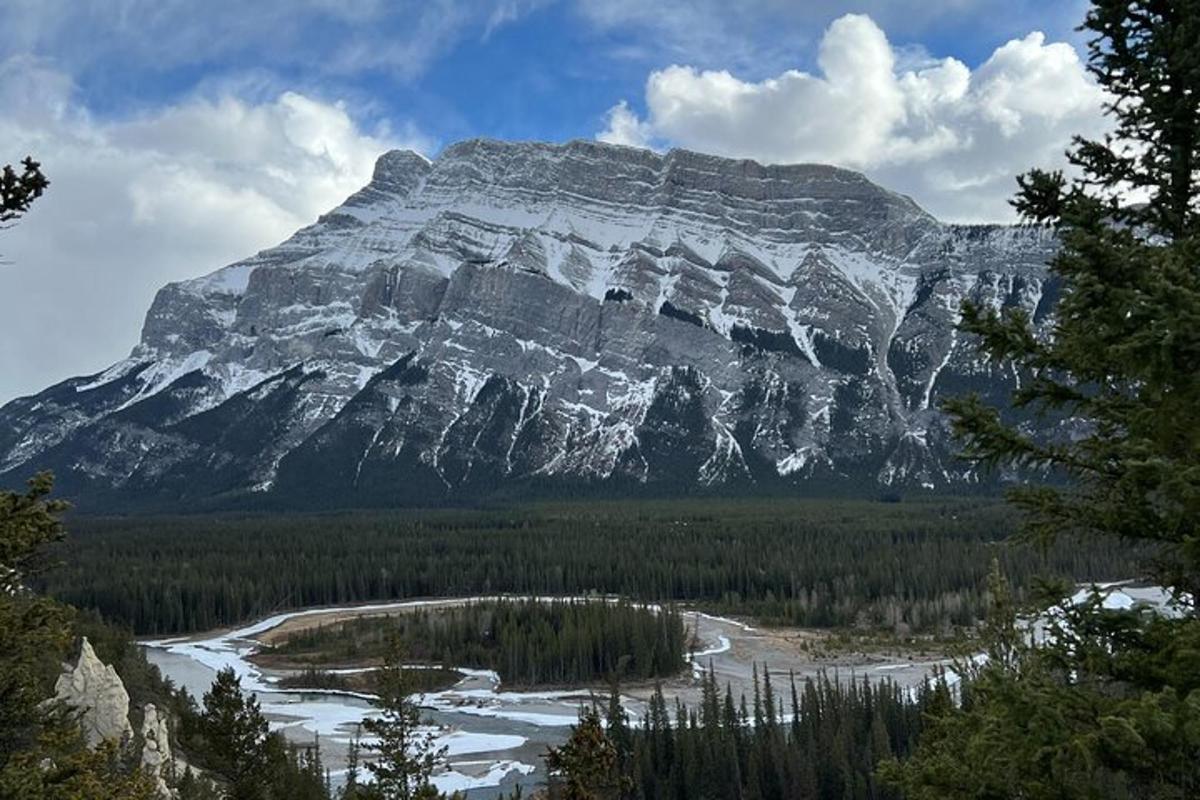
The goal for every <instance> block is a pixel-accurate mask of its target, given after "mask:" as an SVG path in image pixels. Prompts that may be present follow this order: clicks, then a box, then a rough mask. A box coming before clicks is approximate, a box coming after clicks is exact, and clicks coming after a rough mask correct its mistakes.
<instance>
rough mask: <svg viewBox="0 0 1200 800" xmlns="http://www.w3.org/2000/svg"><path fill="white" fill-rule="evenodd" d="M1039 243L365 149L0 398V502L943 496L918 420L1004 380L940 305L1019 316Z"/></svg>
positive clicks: (619, 156)
mask: <svg viewBox="0 0 1200 800" xmlns="http://www.w3.org/2000/svg"><path fill="white" fill-rule="evenodd" d="M1053 247H1054V243H1053V239H1052V238H1051V237H1050V235H1049V234H1047V233H1045V232H1044V231H1039V230H1031V229H1023V228H1011V227H1004V226H957V225H947V224H943V223H941V222H939V221H938V220H936V219H934V218H933V217H931V216H930V215H929V214H927V213H925V212H924V211H922V210H921V209H920V208H919V207H918V206H917V205H916V204H915V203H914V202H913V201H912V200H910V199H908V198H907V197H903V196H901V195H898V194H895V193H893V192H889V191H887V190H886V189H883V188H881V187H879V186H876V185H874V184H873V183H871V182H870V181H868V180H867V179H866V178H864V177H863V176H862V175H859V174H857V173H854V172H849V171H846V170H842V169H836V168H833V167H828V166H818V165H791V166H762V165H760V164H757V163H755V162H752V161H738V160H730V159H723V158H716V157H712V156H707V155H700V154H697V153H692V152H686V151H681V150H674V151H671V152H669V153H667V154H665V155H660V154H656V153H653V152H649V151H645V150H638V149H632V148H626V147H618V146H612V145H605V144H599V143H595V142H582V141H579V142H571V143H568V144H564V145H551V144H530V143H509V142H498V141H487V140H471V141H465V142H461V143H459V144H456V145H453V146H451V147H449V148H447V149H446V150H445V151H444V152H443V153H442V155H441V156H440V157H439V158H438V159H437V160H435V161H432V162H430V161H428V160H426V159H425V158H423V157H421V156H419V155H417V154H415V153H411V152H405V151H393V152H390V153H386V154H385V155H383V156H382V157H381V158H380V159H379V161H378V163H377V164H376V167H375V174H374V177H373V178H372V180H371V182H370V184H369V185H367V186H366V187H365V188H364V189H362V190H361V191H359V192H358V193H356V194H354V195H353V196H351V197H350V198H349V199H347V200H346V202H345V203H343V204H342V205H341V206H339V207H338V208H336V209H334V210H333V211H331V212H329V213H328V214H326V215H324V216H322V217H321V218H320V219H319V220H318V221H317V222H316V223H315V224H313V225H311V226H309V227H307V228H304V229H302V230H300V231H298V232H297V233H296V234H295V235H294V236H292V237H291V238H290V239H288V240H287V241H286V242H284V243H283V244H281V245H279V246H278V247H274V248H271V249H269V250H265V251H263V252H261V253H259V254H257V255H255V256H253V257H251V258H248V259H246V260H245V261H240V262H238V263H236V264H232V265H230V266H227V267H224V268H223V269H219V270H217V271H216V272H214V273H212V274H211V275H208V276H206V277H203V278H197V279H195V280H190V281H185V282H182V283H175V284H170V285H168V286H166V287H164V288H163V289H162V290H160V291H159V293H158V296H157V297H156V298H155V300H154V303H153V305H152V306H151V308H150V311H149V313H148V314H147V316H146V321H145V326H144V328H143V332H142V339H141V343H140V344H139V345H138V346H137V347H136V348H135V349H134V351H133V353H132V354H131V355H130V356H129V358H127V359H125V360H124V361H121V362H119V363H117V364H115V365H113V366H112V367H110V368H108V369H106V370H104V371H103V372H100V373H98V374H96V375H90V376H87V377H82V378H75V379H72V380H68V381H65V382H63V383H61V384H58V385H56V386H53V387H51V388H49V389H47V390H45V391H44V392H42V393H40V394H38V395H35V396H32V397H26V398H21V399H18V400H15V401H13V402H11V403H9V404H8V405H6V406H4V407H3V408H2V409H0V482H4V483H14V482H16V480H17V479H18V478H19V477H22V476H25V475H27V474H30V473H32V472H33V471H35V470H38V469H43V468H51V469H54V470H55V472H56V473H57V474H58V476H59V480H60V485H61V487H62V488H63V489H64V491H66V492H67V493H68V494H73V495H76V496H78V497H81V498H90V499H91V500H93V501H94V502H96V503H110V504H111V503H121V502H127V501H129V500H130V499H131V498H140V499H141V500H146V499H147V498H157V499H158V500H161V501H164V502H179V501H185V502H186V501H190V500H194V501H203V502H210V501H212V500H213V499H214V498H223V499H229V500H234V499H236V498H239V497H242V498H244V497H259V498H261V499H263V500H268V501H271V500H274V501H278V502H280V503H299V504H311V503H320V504H326V505H353V504H356V503H370V504H378V503H395V504H404V503H427V502H435V501H438V500H441V499H445V498H454V497H459V496H462V497H465V496H469V495H478V494H480V493H482V492H488V491H492V490H495V489H498V488H503V489H506V490H509V489H511V490H512V491H518V492H519V491H520V490H521V487H532V486H552V485H559V484H563V485H583V484H589V485H591V484H596V483H605V482H610V483H611V482H617V483H625V484H630V485H637V484H648V485H650V486H652V487H653V486H662V487H664V489H665V488H668V487H669V488H672V489H675V488H683V487H692V486H697V485H701V486H715V487H722V486H730V487H734V486H741V485H756V486H761V487H768V486H786V485H795V486H797V487H802V486H805V485H809V486H813V485H817V484H820V485H825V484H827V483H830V482H832V483H839V482H840V483H849V482H853V483H854V484H855V485H858V486H863V487H870V486H872V485H875V484H883V485H915V486H928V487H944V486H948V485H953V484H956V483H958V482H961V481H965V480H971V479H972V476H971V475H970V474H969V473H968V472H966V467H965V465H964V464H962V463H960V462H956V461H955V460H954V459H953V456H952V454H953V449H954V445H953V442H952V441H950V439H949V434H948V430H947V426H946V422H945V420H944V418H943V416H942V415H941V414H940V412H939V411H937V408H936V407H937V403H938V399H939V398H940V397H943V396H946V395H947V394H955V393H960V392H963V391H965V390H976V391H981V392H983V393H985V394H987V395H989V396H991V397H992V398H994V399H996V400H1001V401H1002V400H1003V399H1004V398H1005V397H1007V393H1008V391H1009V390H1010V389H1011V388H1012V376H1010V375H1007V374H1002V373H1000V372H998V371H996V370H995V369H994V368H993V367H991V366H989V365H987V364H986V363H984V362H983V361H981V360H980V359H979V358H978V356H977V355H976V353H975V352H974V348H973V346H972V343H971V342H969V341H967V340H966V339H965V337H963V336H961V335H960V334H958V333H957V332H956V330H955V322H956V320H957V316H958V309H959V307H960V303H961V302H962V300H963V299H964V298H973V299H975V300H977V301H983V302H988V303H993V304H995V305H997V306H1001V305H1018V306H1021V307H1023V308H1026V309H1028V311H1029V312H1030V313H1031V314H1032V315H1033V316H1034V318H1035V319H1036V320H1039V321H1040V320H1044V319H1045V317H1046V315H1047V312H1048V309H1049V307H1050V306H1051V305H1052V303H1053V295H1054V292H1053V291H1051V289H1052V286H1051V285H1050V284H1048V279H1047V272H1046V268H1045V266H1044V265H1045V263H1046V261H1047V260H1048V258H1049V256H1050V254H1051V252H1052V250H1053Z"/></svg>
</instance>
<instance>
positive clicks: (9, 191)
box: [0, 156, 50, 222]
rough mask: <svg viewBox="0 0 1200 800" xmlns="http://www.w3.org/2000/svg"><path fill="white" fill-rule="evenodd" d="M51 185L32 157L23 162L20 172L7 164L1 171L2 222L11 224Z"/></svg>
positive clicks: (0, 198)
mask: <svg viewBox="0 0 1200 800" xmlns="http://www.w3.org/2000/svg"><path fill="white" fill-rule="evenodd" d="M49 185H50V181H48V180H46V176H45V175H43V174H42V165H41V164H39V163H38V162H36V161H34V160H33V158H32V157H30V156H26V157H25V159H24V160H23V161H22V162H21V171H20V172H17V171H16V170H15V169H13V168H12V165H11V164H5V165H4V169H3V171H0V222H10V221H12V220H14V219H16V218H17V217H19V216H21V215H22V214H24V213H25V212H26V211H28V210H29V206H30V205H31V204H32V203H33V201H34V200H36V199H37V198H39V197H41V196H42V192H44V191H46V187H47V186H49Z"/></svg>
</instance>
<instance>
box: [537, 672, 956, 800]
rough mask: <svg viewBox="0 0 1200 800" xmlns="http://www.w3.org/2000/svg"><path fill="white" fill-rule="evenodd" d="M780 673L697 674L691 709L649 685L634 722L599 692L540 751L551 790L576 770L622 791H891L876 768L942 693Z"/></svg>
mask: <svg viewBox="0 0 1200 800" xmlns="http://www.w3.org/2000/svg"><path fill="white" fill-rule="evenodd" d="M777 677H778V676H777ZM784 677H785V678H787V683H786V684H785V686H784V690H783V691H776V689H775V687H774V684H773V683H772V677H771V675H770V673H769V672H768V671H767V670H766V669H764V670H763V671H762V673H761V677H760V676H759V673H758V672H757V670H756V672H755V689H754V696H753V698H752V700H751V701H750V702H747V700H746V698H745V697H742V698H740V700H739V701H737V702H735V700H734V698H733V696H732V694H731V692H730V690H729V688H728V687H726V689H725V691H724V692H723V693H722V692H721V691H720V689H719V687H718V686H717V682H716V679H715V677H713V676H712V675H711V674H710V675H707V676H706V677H705V678H704V686H703V699H702V702H701V704H700V707H699V708H698V709H687V708H685V707H683V706H682V705H680V704H679V702H678V700H677V701H676V706H675V708H674V710H673V711H672V710H669V709H668V708H667V704H666V702H665V700H664V699H663V696H662V693H661V692H655V694H654V695H653V697H652V698H651V701H650V704H649V709H648V711H647V712H646V714H645V716H644V718H643V719H642V720H641V724H640V725H637V726H632V725H631V724H630V721H629V720H628V719H627V718H626V715H625V712H624V711H623V710H622V709H621V706H620V703H619V702H617V701H616V700H615V698H613V699H610V702H609V704H608V707H607V709H606V710H605V712H604V715H603V716H604V720H603V727H602V728H601V719H600V712H599V711H598V710H593V711H591V712H590V713H589V714H585V715H584V717H583V718H582V719H581V721H580V724H579V725H578V726H577V727H576V728H575V730H574V731H573V732H572V736H571V738H570V739H569V740H568V742H567V743H566V744H565V745H564V746H563V747H560V748H557V749H555V750H553V751H551V754H550V755H549V757H548V759H547V764H548V766H549V767H550V768H551V771H552V781H551V784H550V797H551V798H558V797H569V796H571V794H570V790H569V788H568V787H569V784H570V782H571V780H572V779H575V780H582V782H583V783H584V784H586V785H589V786H592V787H595V794H594V795H593V796H595V797H599V798H610V797H611V798H614V799H615V798H622V800H695V799H696V798H711V799H712V800H726V798H728V799H729V800H734V799H735V798H745V799H746V800H890V798H899V797H900V795H899V794H898V793H897V792H896V791H895V790H894V789H891V788H889V787H887V786H884V785H882V784H881V782H880V781H879V779H878V777H877V776H876V768H877V766H878V765H879V763H880V762H882V761H885V760H888V759H892V758H903V757H905V756H906V755H907V754H908V753H910V752H911V751H912V749H913V748H914V747H915V745H916V740H917V737H918V736H919V735H920V733H921V728H922V724H923V716H922V715H923V713H924V711H925V710H926V709H927V708H928V707H930V704H931V703H936V702H942V703H945V702H949V700H948V692H947V690H946V689H945V688H944V686H938V687H933V688H928V689H924V690H922V691H921V692H920V693H919V696H917V697H911V696H910V695H909V693H908V692H907V690H905V689H902V688H901V687H899V686H897V685H895V684H893V683H890V682H883V683H874V684H872V683H871V682H870V681H867V680H863V681H862V682H861V683H849V684H839V683H838V682H836V681H834V680H830V679H821V680H806V681H805V682H804V683H803V684H802V685H797V683H796V680H795V678H794V677H791V676H784Z"/></svg>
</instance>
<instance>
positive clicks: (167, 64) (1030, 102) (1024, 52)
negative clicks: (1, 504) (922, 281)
mask: <svg viewBox="0 0 1200 800" xmlns="http://www.w3.org/2000/svg"><path fill="white" fill-rule="evenodd" d="M1085 10H1086V3H1085V2H1083V0H1054V2H1046V0H865V1H864V2H858V3H848V2H833V0H691V2H685V1H684V0H656V2H648V1H646V0H471V1H468V0H419V2H409V1H408V0H253V1H252V2H247V1H246V0H238V1H237V2H233V0H206V2H199V1H198V0H192V1H190V2H185V0H0V31H3V36H0V163H15V162H16V161H18V160H19V159H21V158H23V157H24V156H25V155H27V154H31V155H34V156H35V157H36V158H38V159H39V160H40V161H41V162H42V163H43V168H44V171H45V173H46V174H47V176H48V177H49V178H50V181H51V186H50V189H49V190H48V191H47V193H46V195H45V196H44V197H43V198H41V199H40V200H38V201H37V203H36V204H35V205H34V207H33V209H32V210H31V211H30V213H29V214H28V215H27V216H26V217H25V218H23V219H22V220H21V221H20V222H19V223H18V224H16V225H14V226H11V227H9V228H8V229H5V230H0V320H2V324H3V328H0V332H2V333H3V335H2V336H0V403H3V402H6V401H7V400H10V399H12V398H14V397H17V396H20V395H25V394H30V393H33V392H36V391H39V390H41V389H43V388H45V387H46V386H48V385H50V384H51V383H54V382H57V381H59V380H62V379H65V378H67V377H71V376H74V375H84V374H91V373H94V372H98V371H100V370H101V369H103V368H105V367H106V366H108V365H109V364H111V363H113V362H115V361H118V360H120V359H121V358H123V357H125V356H126V355H128V353H129V351H130V349H131V348H132V347H133V346H134V345H135V344H136V342H137V338H138V335H139V333H140V330H141V324H142V320H143V317H144V315H145V312H146V309H147V308H148V307H149V305H150V301H151V300H152V299H153V296H154V293H155V291H157V289H158V288H159V287H161V286H162V285H163V284H165V283H168V282H170V281H176V280H181V279H185V278H189V277H194V276H198V275H202V274H206V273H208V272H211V271H213V270H215V269H217V268H219V267H221V266H223V265H225V264H227V263H230V262H232V261H235V260H237V259H239V258H243V257H246V256H248V255H251V254H253V253H254V252H257V251H258V250H261V249H263V248H265V247H269V246H271V245H273V244H275V243H277V242H279V241H281V240H283V239H284V238H286V237H287V236H288V235H289V234H290V233H292V232H293V231H294V230H296V229H297V228H300V227H302V226H303V225H306V224H308V223H310V222H312V221H313V220H314V219H315V218H316V217H317V216H318V215H319V214H321V213H323V212H324V211H326V210H328V209H330V208H332V207H334V206H336V205H337V204H338V203H339V202H341V201H342V200H343V199H344V198H345V197H346V196H347V195H349V194H350V193H352V192H353V191H354V190H356V189H357V188H359V187H360V186H362V185H363V184H364V183H365V182H366V181H367V180H368V178H369V177H370V173H371V168H372V165H373V163H374V161H375V158H376V157H377V156H378V155H379V154H380V153H382V152H384V151H386V150H388V149H391V148H410V149H413V150H416V151H418V152H420V153H422V154H424V155H426V156H428V157H431V158H436V156H437V154H438V152H439V151H440V150H441V149H442V148H444V147H445V146H446V145H448V144H451V143H453V142H455V141H459V140H461V139H464V138H470V137H477V136H487V137H494V138H502V139H522V140H541V141H553V142H561V141H567V140H570V139H600V140H603V141H609V142H616V143H621V144H628V145H635V146H640V147H650V148H653V149H656V150H667V149H670V148H672V147H683V148H688V149H693V150H700V151H704V152H709V153H714V154H719V155H727V156H733V157H739V158H754V159H757V160H759V161H762V162H769V163H789V162H802V161H811V162H824V163H831V164H836V165H839V166H843V167H848V168H851V169H856V170H860V171H862V172H864V173H865V174H867V175H868V176H869V177H870V178H872V179H873V180H875V181H877V182H879V183H880V184H882V185H884V186H886V187H888V188H890V189H894V190H896V191H899V192H903V193H905V194H907V195H909V196H911V197H913V198H914V199H915V200H916V201H917V202H918V203H919V204H920V205H922V206H923V207H924V208H926V209H927V210H929V211H930V212H932V213H934V214H935V215H937V216H939V217H941V218H942V219H945V220H948V221H966V222H980V221H987V222H992V221H996V222H1005V221H1012V212H1011V209H1010V208H1009V206H1008V203H1007V200H1008V198H1009V197H1010V196H1011V195H1012V192H1013V189H1014V187H1015V182H1014V178H1015V176H1016V175H1017V174H1019V173H1021V172H1023V171H1025V170H1026V169H1028V168H1030V167H1033V166H1041V167H1058V166H1062V165H1063V151H1064V150H1065V149H1066V147H1067V146H1068V144H1069V142H1070V138H1071V136H1072V135H1073V134H1083V135H1087V136H1097V135H1101V134H1103V132H1104V131H1105V130H1106V122H1105V119H1104V117H1103V113H1102V105H1103V102H1104V95H1103V93H1102V92H1101V91H1100V89H1099V88H1098V87H1097V86H1096V84H1095V82H1094V81H1093V80H1092V78H1091V77H1090V76H1089V75H1088V74H1087V72H1086V70H1085V67H1084V44H1085V42H1084V40H1083V39H1082V35H1081V34H1080V33H1079V32H1078V31H1077V30H1076V27H1077V25H1078V23H1079V21H1080V20H1082V18H1083V15H1084V13H1085Z"/></svg>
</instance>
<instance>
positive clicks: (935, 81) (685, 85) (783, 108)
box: [598, 14, 1106, 221]
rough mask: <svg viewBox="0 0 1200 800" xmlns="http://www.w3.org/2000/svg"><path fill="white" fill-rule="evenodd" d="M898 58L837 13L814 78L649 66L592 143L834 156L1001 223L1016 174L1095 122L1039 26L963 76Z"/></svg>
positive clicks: (1065, 56)
mask: <svg viewBox="0 0 1200 800" xmlns="http://www.w3.org/2000/svg"><path fill="white" fill-rule="evenodd" d="M897 61H898V54H897V51H896V49H895V48H894V47H893V46H892V45H891V44H890V43H889V42H888V40H887V37H886V36H885V35H884V33H883V31H882V30H881V29H880V28H879V26H878V25H876V24H875V22H874V21H873V20H872V19H871V18H869V17H867V16H862V15H853V14H850V15H846V16H843V17H840V18H839V19H837V20H835V21H834V22H833V23H832V24H831V25H830V26H829V28H828V29H827V30H826V32H825V35H824V37H823V38H822V40H821V43H820V47H819V52H818V58H817V63H818V67H819V72H818V74H810V73H808V72H802V71H799V70H788V71H786V72H784V73H782V74H780V75H778V76H775V77H771V78H768V79H765V80H761V81H746V80H742V79H740V78H738V77H736V76H734V75H732V74H730V73H729V72H728V71H724V70H698V69H696V68H694V67H690V66H678V65H676V66H671V67H667V68H666V69H662V70H656V71H654V72H652V73H651V74H650V77H649V78H648V80H647V82H646V90H645V106H646V114H645V118H644V119H643V118H640V117H638V116H637V115H636V114H635V113H634V112H633V111H632V110H631V109H630V108H629V106H628V105H627V104H626V103H624V102H622V103H620V104H618V105H617V106H615V107H614V108H613V109H611V110H610V111H609V113H608V117H607V120H608V127H607V128H606V129H605V130H604V131H602V132H600V133H599V134H598V138H600V139H602V140H605V141H617V142H622V143H627V144H647V143H655V144H659V145H669V146H681V147H687V148H691V149H696V150H702V151H705V152H710V153H717V154H721V155H728V156H734V157H742V158H755V159H758V160H760V161H764V162H769V163H783V162H802V161H815V162H824V163H832V164H837V165H840V166H845V167H849V168H852V169H859V170H863V171H865V172H866V173H867V174H868V175H870V176H871V177H873V178H875V179H876V180H878V181H879V182H881V183H883V184H884V185H885V186H888V187H889V188H892V189H895V190H897V191H901V192H904V193H906V194H909V195H911V196H913V197H914V198H915V199H916V200H917V201H918V202H919V203H921V204H922V205H923V206H925V207H926V208H927V209H929V210H930V211H932V212H933V213H934V214H936V215H938V216H940V217H943V218H945V219H951V220H963V221H995V220H1008V219H1011V218H1012V212H1011V209H1010V208H1009V207H1008V204H1007V200H1008V198H1009V197H1010V196H1011V195H1012V192H1013V190H1014V187H1015V184H1014V181H1013V179H1014V176H1015V175H1017V174H1019V173H1021V172H1023V171H1025V170H1026V169H1028V168H1030V167H1032V166H1042V167H1057V166H1063V164H1064V161H1065V159H1064V158H1063V151H1064V150H1065V149H1066V147H1067V145H1068V144H1069V141H1070V138H1071V136H1072V135H1073V134H1076V133H1082V134H1085V135H1090V136H1095V135H1099V134H1100V133H1102V132H1103V131H1104V130H1105V129H1106V122H1105V120H1104V118H1103V114H1102V110H1101V107H1102V104H1103V101H1104V94H1103V91H1102V90H1101V89H1100V88H1099V87H1098V86H1097V85H1096V84H1095V82H1094V81H1092V80H1091V78H1090V77H1089V76H1088V75H1087V73H1086V71H1085V69H1084V65H1083V63H1082V62H1081V60H1080V58H1079V55H1078V54H1077V53H1076V51H1075V49H1074V48H1073V47H1071V46H1070V45H1068V44H1065V43H1061V42H1058V43H1048V42H1047V41H1046V39H1045V36H1044V35H1043V34H1041V33H1037V32H1035V33H1031V34H1029V35H1027V36H1025V37H1024V38H1020V39H1014V40H1012V41H1010V42H1008V43H1007V44H1005V45H1003V46H1001V47H999V48H998V49H996V51H995V52H994V53H992V55H991V56H990V57H989V58H988V59H987V60H986V61H985V62H984V63H983V64H981V65H979V66H978V67H977V68H976V69H975V70H973V71H972V70H971V69H970V68H968V67H967V65H965V64H963V63H962V62H961V61H958V60H957V59H954V58H944V59H940V60H933V59H929V60H926V61H925V62H924V63H921V64H919V65H917V66H913V67H907V68H903V69H901V68H898V66H897ZM906 61H911V59H906Z"/></svg>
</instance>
